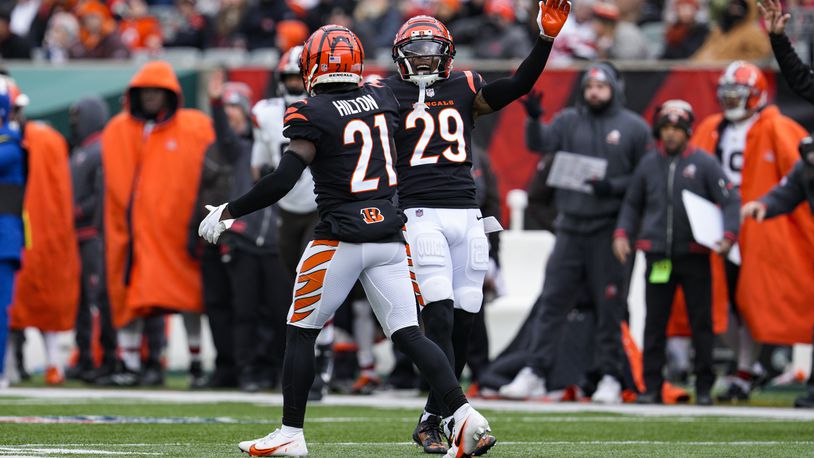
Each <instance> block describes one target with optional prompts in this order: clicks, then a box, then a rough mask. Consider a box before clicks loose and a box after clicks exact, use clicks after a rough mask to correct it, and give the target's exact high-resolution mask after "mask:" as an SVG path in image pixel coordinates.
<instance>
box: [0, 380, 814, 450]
mask: <svg viewBox="0 0 814 458" xmlns="http://www.w3.org/2000/svg"><path fill="white" fill-rule="evenodd" d="M2 396H8V395H5V394H4V395H2ZM281 413H282V409H281V408H280V407H269V406H265V405H256V404H249V403H158V402H151V401H145V400H138V399H126V400H122V401H118V402H117V401H108V400H105V401H94V400H91V399H61V400H55V399H32V398H19V397H0V456H93V457H96V456H173V457H201V456H240V453H239V451H238V449H237V442H238V441H240V440H245V439H251V438H256V437H260V436H263V435H265V434H266V433H268V432H269V431H271V430H272V429H273V428H275V427H276V426H278V425H279V424H278V422H279V418H280V416H281ZM484 413H485V414H486V415H487V417H488V418H489V419H490V422H491V425H492V428H493V431H494V434H495V435H496V436H497V438H498V445H497V446H496V447H495V448H494V449H492V451H490V452H489V454H488V455H487V456H494V457H509V456H518V457H519V456H647V457H655V456H727V457H728V456H731V457H743V456H754V457H763V456H814V422H810V421H799V420H770V419H756V418H744V417H691V416H682V417H678V416H667V417H645V416H639V415H622V414H612V413H557V414H552V413H529V412H510V411H488V410H484ZM35 416H36V417H43V418H40V420H51V421H55V420H57V419H62V420H63V421H66V420H69V419H71V417H72V416H109V417H111V418H109V419H108V420H107V421H119V422H123V423H115V424H110V423H108V424H75V423H73V424H53V423H50V424H36V423H19V421H20V420H19V418H18V419H17V420H13V418H15V417H35ZM10 419H12V420H10ZM74 420H76V419H75V418H74ZM96 420H97V421H99V420H101V421H104V419H96ZM415 420H416V412H415V411H414V410H406V409H380V408H371V407H337V406H320V405H314V406H311V407H309V409H308V417H307V420H306V439H307V440H308V446H309V451H310V452H311V455H312V456H317V457H320V456H322V457H327V456H341V457H344V458H350V457H402V456H411V457H421V456H423V454H422V453H421V451H420V450H419V449H418V448H416V447H414V446H413V445H412V444H411V443H410V442H409V438H410V433H411V432H412V428H413V426H414V424H415ZM10 421H18V422H10ZM29 421H31V420H29ZM184 422H186V423H184Z"/></svg>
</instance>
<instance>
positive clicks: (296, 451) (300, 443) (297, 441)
mask: <svg viewBox="0 0 814 458" xmlns="http://www.w3.org/2000/svg"><path fill="white" fill-rule="evenodd" d="M237 446H238V447H240V450H241V451H242V452H245V453H248V454H249V456H307V455H308V447H306V445H305V436H304V435H303V434H302V433H297V434H295V435H293V436H286V435H285V434H283V432H282V431H280V430H279V429H275V430H274V432H272V433H269V435H267V436H266V437H261V438H260V439H255V440H251V441H243V442H241V443H239V444H238V445H237Z"/></svg>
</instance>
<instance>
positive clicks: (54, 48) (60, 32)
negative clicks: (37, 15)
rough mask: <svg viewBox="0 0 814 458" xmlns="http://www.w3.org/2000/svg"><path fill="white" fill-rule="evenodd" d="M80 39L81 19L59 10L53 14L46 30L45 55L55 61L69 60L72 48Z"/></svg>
mask: <svg viewBox="0 0 814 458" xmlns="http://www.w3.org/2000/svg"><path fill="white" fill-rule="evenodd" d="M78 41H79V21H77V20H76V17H75V16H74V15H73V14H71V13H65V12H59V13H56V14H54V15H53V16H51V20H49V21H48V30H47V31H46V32H45V40H43V47H44V48H45V57H46V58H47V59H48V60H49V61H51V62H54V63H64V62H66V61H67V60H68V57H69V55H70V49H71V47H72V46H74V45H75V44H76V43H77V42H78Z"/></svg>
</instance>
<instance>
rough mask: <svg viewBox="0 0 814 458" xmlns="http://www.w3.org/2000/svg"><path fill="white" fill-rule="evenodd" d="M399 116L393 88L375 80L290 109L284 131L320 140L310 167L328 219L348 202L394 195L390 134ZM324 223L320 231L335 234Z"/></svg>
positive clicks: (319, 205) (322, 211)
mask: <svg viewBox="0 0 814 458" xmlns="http://www.w3.org/2000/svg"><path fill="white" fill-rule="evenodd" d="M398 121H399V119H398V102H397V100H396V98H395V96H394V95H393V92H392V91H391V90H390V89H389V88H387V87H383V86H373V85H370V84H368V85H365V86H362V87H360V88H359V89H356V90H352V91H347V92H341V93H340V92H337V93H321V94H317V95H315V96H313V97H311V98H308V99H304V100H301V101H299V102H296V103H294V104H293V105H291V106H290V107H289V108H288V110H286V113H285V118H284V119H283V123H284V127H283V134H284V135H285V136H286V137H288V138H289V139H291V140H294V139H305V140H308V141H310V142H312V143H313V144H314V145H315V146H316V156H315V158H314V160H313V161H312V162H311V164H310V165H309V167H310V168H311V174H312V175H313V177H314V191H315V193H316V196H317V197H316V201H317V208H318V210H319V215H320V218H322V219H323V221H324V218H325V216H326V215H328V214H329V213H330V212H331V211H333V210H337V209H338V208H339V207H340V206H341V205H343V204H347V203H351V202H361V201H367V200H374V199H392V198H393V196H394V195H395V191H396V185H397V184H398V181H397V179H396V171H395V168H394V157H393V156H394V155H395V151H393V148H392V146H391V145H392V143H391V138H392V135H393V133H394V132H395V131H396V129H397V127H398ZM320 226H321V227H317V235H318V236H323V237H329V236H331V234H330V233H326V232H325V230H326V226H327V225H324V224H320Z"/></svg>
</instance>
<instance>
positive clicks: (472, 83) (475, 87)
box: [449, 70, 486, 94]
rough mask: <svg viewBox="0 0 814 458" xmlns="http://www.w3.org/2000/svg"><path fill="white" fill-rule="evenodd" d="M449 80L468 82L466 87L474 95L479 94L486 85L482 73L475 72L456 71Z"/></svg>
mask: <svg viewBox="0 0 814 458" xmlns="http://www.w3.org/2000/svg"><path fill="white" fill-rule="evenodd" d="M449 79H450V80H454V81H458V80H461V81H466V85H467V86H468V87H469V90H470V91H472V93H473V94H477V93H478V92H479V91H480V90H481V88H483V86H485V85H486V82H485V81H484V79H483V77H482V76H481V75H480V73H478V72H476V71H474V70H460V71H457V70H454V71H452V72H451V73H450V75H449Z"/></svg>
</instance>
